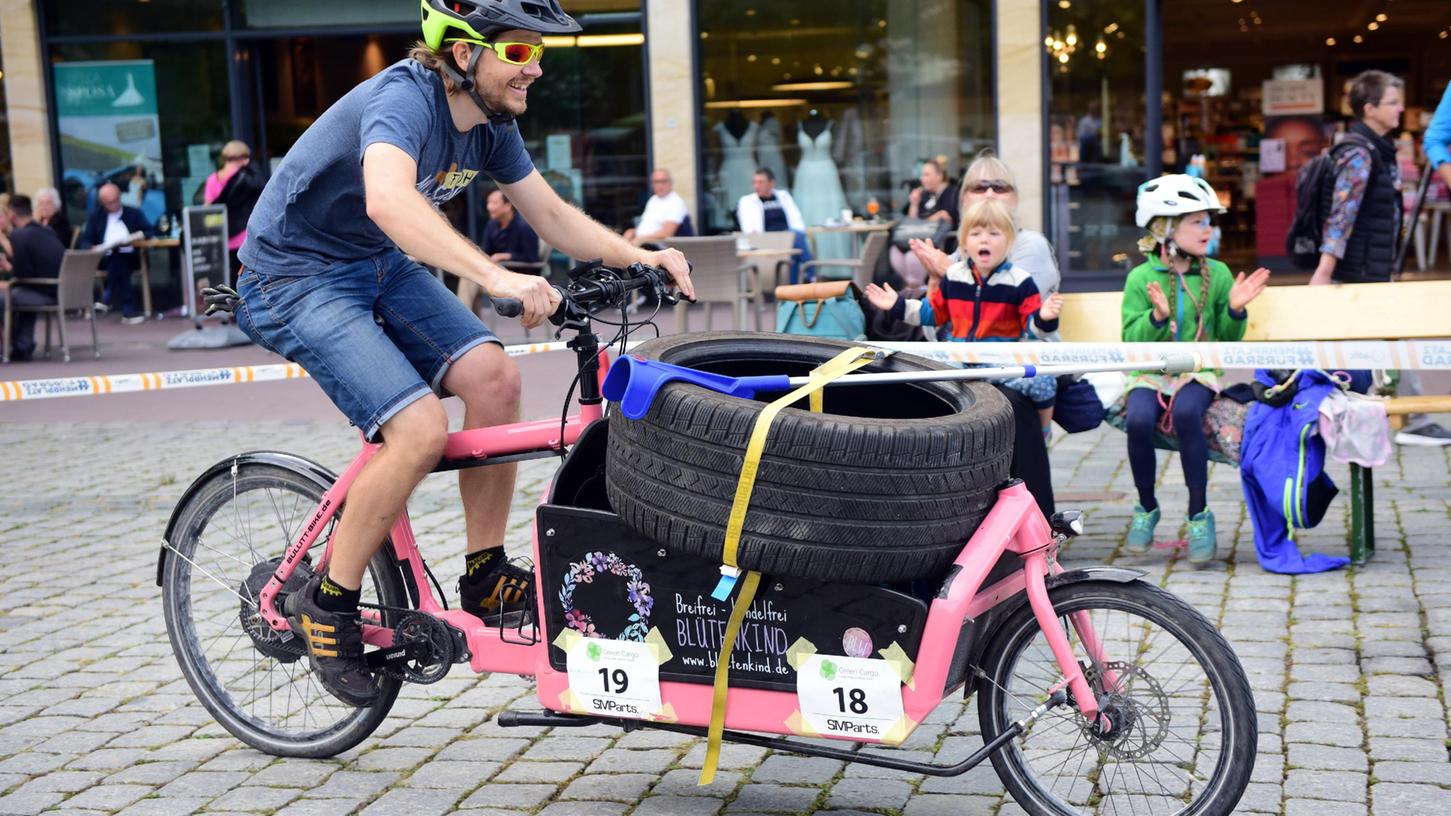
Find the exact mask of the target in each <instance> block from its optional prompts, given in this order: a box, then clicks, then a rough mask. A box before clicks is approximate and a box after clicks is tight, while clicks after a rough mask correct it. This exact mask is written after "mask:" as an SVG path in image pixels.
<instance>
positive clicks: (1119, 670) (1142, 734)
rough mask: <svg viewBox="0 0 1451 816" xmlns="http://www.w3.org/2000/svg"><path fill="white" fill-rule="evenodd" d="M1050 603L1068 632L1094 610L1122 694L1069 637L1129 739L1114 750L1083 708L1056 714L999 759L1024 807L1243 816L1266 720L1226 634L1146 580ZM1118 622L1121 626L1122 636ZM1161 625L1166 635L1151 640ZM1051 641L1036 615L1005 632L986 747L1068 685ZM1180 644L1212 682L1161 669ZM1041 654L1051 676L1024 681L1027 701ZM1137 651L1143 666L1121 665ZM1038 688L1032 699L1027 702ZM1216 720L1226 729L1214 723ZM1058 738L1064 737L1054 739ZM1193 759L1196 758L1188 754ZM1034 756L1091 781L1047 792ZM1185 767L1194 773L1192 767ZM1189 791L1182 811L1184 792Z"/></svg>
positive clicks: (986, 663)
mask: <svg viewBox="0 0 1451 816" xmlns="http://www.w3.org/2000/svg"><path fill="white" fill-rule="evenodd" d="M1049 598H1050V600H1051V602H1052V604H1053V608H1054V611H1055V612H1057V613H1058V620H1059V621H1060V623H1063V622H1067V621H1068V620H1069V619H1068V617H1066V616H1068V615H1070V614H1072V613H1075V612H1087V613H1089V616H1090V618H1092V619H1093V622H1094V629H1095V631H1096V632H1097V633H1098V635H1099V637H1100V638H1102V639H1103V640H1104V641H1105V643H1106V646H1107V652H1108V654H1107V657H1108V658H1109V661H1108V662H1109V664H1111V665H1110V668H1112V669H1113V670H1114V672H1115V673H1116V674H1117V676H1118V677H1119V678H1120V683H1119V685H1118V686H1117V687H1116V688H1115V689H1113V690H1109V689H1107V688H1105V684H1104V683H1102V682H1100V680H1099V678H1100V677H1101V676H1102V674H1104V672H1102V671H1101V669H1100V668H1099V666H1098V665H1097V664H1094V663H1093V662H1092V661H1091V660H1090V659H1088V657H1087V654H1086V652H1085V650H1084V649H1083V648H1082V644H1081V643H1080V642H1079V640H1078V637H1077V635H1076V634H1075V632H1074V629H1073V628H1072V627H1071V626H1068V627H1067V631H1068V632H1069V636H1070V642H1071V643H1072V644H1073V646H1074V653H1075V655H1076V656H1077V657H1078V658H1079V659H1080V661H1081V662H1082V664H1083V665H1084V666H1085V667H1086V668H1087V670H1088V672H1089V674H1090V677H1091V678H1093V680H1092V682H1091V685H1093V686H1094V693H1095V694H1096V695H1098V696H1100V698H1101V699H1104V700H1112V701H1114V704H1115V705H1117V706H1119V711H1120V714H1119V717H1118V720H1119V724H1120V727H1121V728H1122V729H1123V730H1122V731H1121V732H1120V733H1121V735H1120V736H1119V737H1117V738H1116V739H1115V740H1113V741H1112V742H1111V743H1110V742H1105V741H1098V742H1095V741H1094V739H1093V738H1092V737H1091V735H1090V734H1089V732H1088V730H1087V728H1088V724H1087V722H1086V721H1085V720H1084V719H1083V717H1082V715H1080V714H1079V712H1078V710H1077V709H1076V708H1071V707H1060V708H1058V709H1055V710H1053V711H1050V712H1048V713H1047V714H1046V715H1044V716H1043V718H1042V719H1040V720H1038V721H1037V722H1036V723H1034V724H1033V725H1032V726H1030V728H1029V729H1028V731H1026V732H1025V733H1024V734H1022V735H1019V736H1018V737H1017V738H1015V739H1014V740H1012V741H1011V742H1010V743H1008V744H1007V745H1005V746H1003V748H1002V749H1001V750H998V751H997V752H995V753H994V754H993V755H992V763H993V767H994V768H995V769H996V770H997V773H998V777H999V778H1000V779H1001V780H1002V782H1003V784H1004V786H1005V787H1006V788H1007V790H1008V792H1009V793H1010V794H1011V795H1012V796H1013V798H1014V799H1015V800H1016V801H1017V803H1018V805H1019V806H1021V807H1022V808H1023V809H1024V810H1026V811H1028V812H1029V813H1032V814H1034V816H1049V815H1050V814H1051V815H1052V816H1067V814H1082V813H1117V812H1124V813H1130V812H1132V813H1139V814H1145V813H1148V814H1161V813H1174V814H1181V815H1182V816H1221V815H1222V814H1230V813H1233V812H1234V808H1235V805H1236V804H1237V803H1238V802H1239V799H1240V797H1241V796H1242V795H1243V794H1244V790H1245V787H1246V786H1247V785H1248V784H1249V780H1250V774H1251V772H1252V771H1253V770H1254V760H1255V753H1256V751H1257V739H1258V720H1257V718H1256V715H1255V708H1254V697H1253V695H1252V693H1251V691H1250V687H1249V681H1248V680H1247V679H1246V678H1245V674H1244V670H1243V668H1242V667H1241V666H1240V664H1239V660H1238V658H1236V657H1235V654H1234V651H1233V649H1231V648H1230V646H1229V644H1228V643H1227V642H1226V641H1225V640H1224V638H1223V637H1222V636H1221V635H1220V634H1219V632H1218V631H1217V630H1216V629H1215V628H1214V627H1213V625H1211V624H1210V623H1209V621H1207V620H1205V618H1204V617H1203V616H1202V615H1200V614H1199V613H1198V612H1197V611H1195V610H1194V608H1193V607H1191V606H1189V605H1188V604H1186V603H1184V602H1183V601H1182V600H1180V599H1178V598H1176V597H1174V596H1173V595H1171V594H1170V593H1168V592H1166V591H1164V590H1162V589H1159V588H1158V587H1155V586H1152V585H1150V584H1147V583H1144V582H1143V581H1133V582H1130V583H1124V584H1121V583H1109V582H1100V581H1092V582H1085V583H1077V584H1069V585H1067V586H1062V587H1058V588H1056V589H1054V590H1052V591H1051V592H1050V594H1049ZM1099 613H1104V614H1099ZM1113 613H1117V614H1118V615H1121V616H1122V618H1123V626H1122V629H1121V628H1120V626H1119V624H1118V622H1117V620H1116V618H1114V617H1113ZM1150 625H1153V626H1156V627H1158V628H1159V630H1161V631H1160V632H1155V633H1151V632H1150V630H1149V628H1148V627H1149V626H1150ZM1164 633H1166V634H1168V635H1170V636H1172V638H1173V643H1172V644H1170V643H1168V642H1163V643H1157V640H1158V638H1159V637H1160V635H1161V634H1164ZM1041 634H1042V633H1041V630H1040V628H1039V626H1038V621H1037V618H1036V617H1035V616H1034V615H1033V610H1032V608H1031V607H1030V606H1029V605H1027V604H1024V605H1023V606H1022V607H1020V608H1019V609H1018V610H1016V611H1015V612H1014V613H1013V614H1012V615H1011V616H1010V617H1009V618H1008V619H1007V620H1006V621H1004V622H1003V624H1002V626H1001V628H1000V629H999V630H998V634H997V635H996V637H995V638H994V640H993V643H992V644H991V645H990V646H989V647H988V649H987V651H986V653H985V656H984V659H983V661H982V668H983V670H984V671H985V673H986V674H987V677H988V678H989V679H988V680H987V681H985V682H984V683H983V685H982V687H981V691H980V696H979V697H978V716H979V721H980V722H981V725H982V732H983V740H984V741H985V742H986V741H988V740H991V739H993V738H995V737H996V736H998V735H999V734H1001V733H1003V731H1004V730H1005V729H1007V727H1008V726H1009V724H1010V723H1012V722H1014V721H1016V720H1019V719H1022V717H1023V716H1024V715H1026V714H1027V712H1028V710H1029V709H1030V708H1031V707H1032V706H1034V705H1037V704H1038V703H1039V702H1041V701H1042V700H1044V699H1046V698H1047V692H1046V691H1045V689H1047V688H1048V687H1051V686H1052V685H1053V684H1054V683H1055V682H1057V681H1058V680H1060V679H1061V678H1062V672H1061V670H1060V669H1059V668H1058V665H1057V662H1056V661H1055V660H1053V657H1052V654H1051V652H1049V651H1048V648H1047V644H1046V640H1045V639H1043V638H1042V637H1041ZM1120 634H1122V635H1123V638H1122V639H1120ZM1173 644H1177V649H1175V650H1176V651H1179V652H1182V653H1183V654H1184V655H1186V656H1187V657H1189V658H1192V660H1193V662H1194V663H1195V664H1197V666H1198V667H1199V669H1200V670H1201V671H1202V672H1203V678H1202V680H1200V679H1198V678H1194V677H1191V678H1190V679H1189V680H1187V681H1185V680H1184V679H1183V677H1182V676H1180V674H1179V672H1181V671H1183V668H1182V667H1181V668H1180V669H1178V670H1173V669H1172V667H1170V666H1168V665H1165V664H1162V663H1160V661H1161V660H1163V659H1164V658H1165V657H1166V655H1167V654H1168V652H1167V651H1166V652H1152V651H1150V650H1149V649H1148V648H1146V647H1148V646H1152V645H1159V646H1164V647H1165V648H1166V649H1169V648H1173ZM1126 646H1127V647H1128V648H1125V647H1126ZM1030 649H1034V650H1036V651H1037V652H1038V654H1039V656H1041V657H1042V658H1043V663H1044V666H1045V672H1046V675H1047V676H1046V677H1045V678H1044V681H1043V682H1042V683H1034V682H1032V681H1031V680H1025V681H1024V683H1023V686H1026V688H1023V687H1022V686H1020V687H1019V691H1020V692H1023V693H1018V692H1015V691H1014V690H1013V686H1014V684H1015V680H1017V679H1022V678H1024V677H1025V676H1026V674H1025V673H1023V672H1020V671H1019V670H1020V663H1021V662H1022V660H1023V659H1024V658H1025V657H1028V656H1029V655H1030V652H1029V650H1030ZM1130 652H1132V658H1133V660H1134V663H1132V664H1128V663H1126V662H1123V661H1117V660H1114V658H1115V656H1117V655H1120V654H1125V655H1127V654H1129V653H1130ZM1150 669H1152V671H1150ZM1156 675H1157V677H1156ZM1125 677H1127V679H1126V680H1125V679H1123V678H1125ZM1160 681H1163V682H1162V683H1161V682H1160ZM1170 682H1172V683H1174V684H1176V685H1175V687H1174V688H1173V689H1169V690H1167V691H1166V690H1165V688H1164V686H1165V685H1168V684H1169V683H1170ZM1029 690H1031V695H1028V694H1027V692H1028V691H1029ZM1106 692H1111V693H1106ZM1196 700H1197V702H1196ZM1071 705H1072V703H1071V701H1070V706H1071ZM1101 705H1102V703H1101ZM1196 711H1198V712H1200V717H1199V718H1198V720H1197V721H1196V722H1193V723H1187V721H1186V717H1187V716H1188V715H1190V714H1193V713H1194V712H1196ZM1216 711H1217V712H1218V722H1217V723H1216V722H1215V721H1214V716H1213V715H1214V713H1215V712H1216ZM1125 713H1126V714H1125ZM1176 714H1177V716H1178V718H1179V719H1178V722H1177V723H1176V722H1175V721H1174V717H1175V715H1176ZM1186 723H1187V724H1189V725H1192V727H1193V731H1192V733H1191V734H1190V736H1191V737H1192V738H1193V740H1194V742H1193V743H1192V744H1191V743H1190V742H1189V740H1188V739H1186V738H1185V737H1184V736H1182V733H1184V728H1183V727H1184V725H1186ZM1065 726H1066V728H1065ZM1216 726H1217V727H1216ZM1055 729H1063V730H1061V731H1056V732H1055ZM1176 730H1177V731H1178V732H1179V733H1178V734H1176ZM1070 737H1072V738H1073V746H1078V745H1080V744H1081V745H1082V746H1083V750H1082V756H1075V755H1074V754H1073V751H1074V750H1075V749H1074V747H1070V748H1069V749H1066V750H1064V749H1060V748H1058V747H1057V746H1059V745H1062V744H1064V743H1066V742H1068V740H1069V738H1070ZM1171 737H1173V740H1171V739H1170V738H1171ZM1030 742H1033V743H1035V745H1034V746H1033V747H1032V748H1031V749H1030V748H1028V747H1027V746H1026V744H1027V743H1030ZM1151 743H1152V745H1151ZM1165 746H1173V747H1172V748H1168V747H1165ZM1186 746H1188V747H1186ZM1151 748H1152V749H1153V750H1154V751H1156V760H1151V759H1150V758H1149V755H1148V754H1147V753H1144V754H1143V755H1142V756H1135V754H1139V753H1141V752H1146V751H1148V750H1150V749H1151ZM1161 748H1162V749H1163V751H1162V752H1160V751H1159V749H1161ZM1191 749H1192V751H1193V753H1192V755H1188V756H1186V754H1188V752H1189V751H1190V750H1191ZM1213 749H1217V751H1218V756H1217V757H1215V758H1213V760H1212V761H1211V760H1210V759H1209V758H1208V757H1207V756H1204V755H1202V754H1206V753H1208V751H1209V750H1213ZM1045 752H1046V753H1045ZM1181 752H1182V753H1181ZM1030 754H1033V755H1035V757H1036V760H1038V761H1040V762H1041V767H1043V768H1050V767H1051V768H1059V769H1072V770H1073V772H1074V773H1082V774H1083V777H1082V780H1070V781H1069V782H1068V784H1067V785H1065V786H1062V787H1060V784H1059V781H1060V780H1061V776H1060V777H1058V778H1056V779H1055V781H1054V782H1053V783H1052V784H1051V785H1049V786H1047V787H1045V785H1044V780H1043V779H1042V778H1040V776H1042V775H1041V774H1040V773H1039V772H1037V771H1035V769H1034V764H1033V763H1034V759H1033V758H1030ZM1065 754H1066V757H1065V756H1064V755H1065ZM1093 754H1097V756H1098V760H1097V762H1090V759H1091V757H1092V755H1093ZM1110 760H1111V762H1110ZM1125 760H1128V761H1125ZM1086 765H1088V766H1089V767H1085V766H1086ZM1110 765H1111V766H1112V767H1110ZM1185 765H1188V766H1189V767H1188V768H1187V769H1186V768H1185V767H1184V766H1185ZM1125 768H1128V772H1126V771H1125ZM1206 769H1207V770H1206ZM1165 777H1168V784H1165V781H1164V780H1165ZM1153 785H1158V786H1159V788H1160V790H1159V791H1149V792H1145V791H1144V790H1141V789H1147V788H1150V787H1152V786H1153ZM1181 789H1182V793H1180V794H1179V796H1180V798H1178V800H1177V803H1175V796H1174V794H1175V792H1176V791H1178V790H1181ZM1154 797H1158V798H1159V799H1161V800H1162V801H1163V804H1162V807H1160V808H1159V809H1155V807H1154V806H1153V802H1152V801H1151V800H1152V799H1153V798H1154Z"/></svg>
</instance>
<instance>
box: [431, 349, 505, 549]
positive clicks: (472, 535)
mask: <svg viewBox="0 0 1451 816" xmlns="http://www.w3.org/2000/svg"><path fill="white" fill-rule="evenodd" d="M443 387H444V388H445V389H447V390H448V391H449V392H450V393H452V394H455V395H457V396H458V397H459V398H460V399H462V400H463V402H464V427H465V428H487V427H490V426H493V425H503V424H506V423H510V422H517V421H518V420H519V368H518V367H517V366H515V365H514V361H513V360H510V359H509V356H508V355H507V354H505V353H504V350H503V349H502V348H500V347H499V346H497V345H494V344H493V343H486V344H484V345H482V346H476V347H474V348H472V349H470V350H469V351H468V352H467V353H466V354H464V356H463V357H461V358H459V360H457V361H456V362H455V363H454V364H453V365H452V366H450V367H449V370H448V374H446V375H444V378H443ZM517 470H518V468H517V466H516V465H513V464H507V465H486V466H484V467H476V468H464V469H463V470H460V471H459V472H458V487H459V495H460V496H461V497H462V498H463V504H464V523H465V524H466V525H467V528H468V546H467V547H466V549H465V551H466V552H467V553H476V552H479V551H480V550H486V549H490V548H493V547H502V546H504V530H505V528H506V527H507V526H508V523H509V506H510V504H511V503H512V501H513V498H514V475H515V472H516V471H517Z"/></svg>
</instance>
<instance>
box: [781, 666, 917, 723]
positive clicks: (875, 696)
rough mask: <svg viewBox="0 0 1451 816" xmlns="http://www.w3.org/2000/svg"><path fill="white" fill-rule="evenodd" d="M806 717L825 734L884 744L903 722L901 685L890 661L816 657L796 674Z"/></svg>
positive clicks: (798, 695) (800, 700)
mask: <svg viewBox="0 0 1451 816" xmlns="http://www.w3.org/2000/svg"><path fill="white" fill-rule="evenodd" d="M796 698H797V700H798V701H799V703H800V705H801V715H802V717H803V718H804V719H805V721H806V724H807V725H808V726H810V727H811V729H812V730H813V731H815V732H816V733H818V734H822V735H827V734H830V735H833V736H842V737H853V738H856V739H872V740H879V739H882V738H883V737H884V736H885V735H886V734H887V732H888V731H890V730H891V728H892V726H893V725H895V724H896V723H897V721H898V720H899V719H901V717H902V681H901V679H900V678H899V677H898V676H897V672H896V671H895V670H894V669H893V668H892V665H891V664H890V663H888V662H887V661H885V660H873V659H870V658H864V657H838V656H836V655H820V654H814V655H811V656H809V657H806V658H804V659H803V660H802V662H801V664H800V665H799V666H797V669H796Z"/></svg>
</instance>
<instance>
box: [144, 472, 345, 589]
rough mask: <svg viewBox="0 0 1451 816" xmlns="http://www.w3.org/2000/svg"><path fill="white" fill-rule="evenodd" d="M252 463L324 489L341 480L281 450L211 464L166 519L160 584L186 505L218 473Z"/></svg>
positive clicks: (158, 563) (159, 560)
mask: <svg viewBox="0 0 1451 816" xmlns="http://www.w3.org/2000/svg"><path fill="white" fill-rule="evenodd" d="M250 464H260V465H271V466H273V467H277V468H281V469H283V470H289V471H292V472H293V473H296V474H297V475H299V476H303V477H306V478H308V479H310V480H312V482H313V483H314V484H316V485H317V487H318V489H319V490H321V491H325V490H327V489H328V488H329V487H332V485H333V482H336V481H337V479H338V477H337V474H335V473H333V472H332V471H330V470H328V469H327V468H325V467H323V466H322V465H320V464H318V463H317V462H314V461H312V460H311V459H304V458H303V457H301V456H297V455H295V454H291V453H283V452H281V451H250V452H248V453H239V454H237V455H236V456H230V457H228V458H226V459H223V460H222V461H220V462H218V463H216V464H215V465H212V466H211V467H209V468H207V470H206V472H205V473H203V474H202V475H200V476H198V477H197V478H196V481H194V482H192V483H191V485H190V486H189V487H187V489H186V492H185V493H182V494H181V499H180V500H179V501H177V503H176V506H175V507H173V508H172V510H171V518H170V519H168V520H167V522H166V532H165V533H163V534H162V536H161V554H160V555H159V556H158V557H157V559H156V585H157V586H161V576H162V575H163V574H164V571H165V569H166V554H167V553H168V552H169V551H170V550H169V549H168V548H169V546H170V544H171V538H172V536H173V535H175V534H176V525H177V522H178V521H179V520H180V518H181V510H182V508H183V507H186V506H187V504H189V503H190V502H191V500H192V499H193V498H195V496H196V494H197V493H198V492H200V491H201V489H202V486H203V485H205V484H206V483H207V482H210V481H211V480H212V479H214V478H216V477H217V476H218V475H219V474H223V473H227V472H230V471H231V470H232V469H233V468H237V467H241V466H242V465H250Z"/></svg>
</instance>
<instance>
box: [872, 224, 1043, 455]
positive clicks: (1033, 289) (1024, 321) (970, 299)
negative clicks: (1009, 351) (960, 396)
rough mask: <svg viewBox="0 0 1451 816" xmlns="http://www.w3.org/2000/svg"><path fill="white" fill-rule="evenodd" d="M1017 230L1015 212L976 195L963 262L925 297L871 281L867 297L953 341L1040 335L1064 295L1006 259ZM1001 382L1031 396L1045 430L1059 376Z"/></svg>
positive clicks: (963, 234) (962, 234) (963, 235)
mask: <svg viewBox="0 0 1451 816" xmlns="http://www.w3.org/2000/svg"><path fill="white" fill-rule="evenodd" d="M1017 232H1018V230H1017V225H1016V224H1015V223H1014V221H1013V214H1012V212H1010V211H1009V210H1008V208H1007V207H1005V206H1004V205H1003V204H1002V203H1001V202H999V201H996V200H993V199H988V200H984V201H979V202H977V203H975V204H973V205H972V207H970V208H969V209H968V211H967V212H966V213H964V214H963V216H962V223H961V225H960V226H959V227H958V237H957V243H958V246H959V247H961V249H962V260H960V261H958V262H957V263H955V264H953V265H952V266H951V267H949V268H948V270H947V274H946V275H944V276H943V278H942V280H941V281H940V282H939V283H938V284H937V285H936V286H934V287H932V288H931V289H930V290H929V291H928V293H927V297H926V298H925V299H922V300H918V299H916V298H903V297H899V296H898V295H897V293H896V291H894V290H893V289H892V287H891V285H890V284H887V285H883V286H878V285H876V284H872V285H870V286H868V287H867V289H866V296H867V299H868V300H869V301H871V303H872V305H873V306H876V307H877V308H878V309H881V310H882V311H884V312H886V313H887V314H888V316H889V317H891V318H893V319H896V320H905V321H906V322H907V323H908V324H910V325H914V326H940V325H946V326H947V328H948V333H949V339H950V340H952V341H954V342H973V341H979V342H1013V341H1016V340H1019V339H1021V338H1022V337H1024V336H1025V335H1027V336H1031V337H1033V338H1035V339H1037V338H1041V337H1043V336H1044V335H1046V334H1048V333H1050V332H1053V331H1056V330H1057V328H1058V313H1059V311H1060V310H1061V309H1062V306H1063V296H1062V295H1060V294H1058V293H1057V292H1054V293H1052V294H1050V295H1049V296H1048V297H1047V298H1044V297H1043V296H1042V295H1041V294H1040V293H1039V292H1038V287H1037V285H1036V284H1034V283H1033V278H1032V276H1031V275H1029V274H1028V273H1027V272H1025V271H1023V270H1020V269H1017V268H1016V267H1014V266H1013V265H1012V263H1010V262H1009V261H1008V260H1007V257H1008V251H1009V250H1010V249H1012V246H1013V239H1014V237H1015V236H1016V235H1017ZM984 270H986V271H985V272H984ZM1004 384H1005V385H1007V386H1008V387H1010V388H1012V389H1014V390H1016V391H1021V392H1022V393H1023V394H1026V395H1027V396H1028V398H1029V399H1031V400H1033V405H1034V406H1035V407H1037V409H1038V415H1039V418H1040V419H1041V422H1042V426H1043V432H1044V435H1045V436H1046V435H1047V434H1048V433H1049V432H1050V430H1051V428H1050V425H1049V423H1050V422H1051V421H1052V419H1053V403H1054V401H1055V399H1056V397H1057V395H1058V383H1057V380H1056V379H1055V378H1053V377H1051V376H1037V377H1031V378H1024V379H1017V380H1009V381H1008V382H1006V383H1004Z"/></svg>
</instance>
